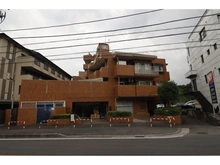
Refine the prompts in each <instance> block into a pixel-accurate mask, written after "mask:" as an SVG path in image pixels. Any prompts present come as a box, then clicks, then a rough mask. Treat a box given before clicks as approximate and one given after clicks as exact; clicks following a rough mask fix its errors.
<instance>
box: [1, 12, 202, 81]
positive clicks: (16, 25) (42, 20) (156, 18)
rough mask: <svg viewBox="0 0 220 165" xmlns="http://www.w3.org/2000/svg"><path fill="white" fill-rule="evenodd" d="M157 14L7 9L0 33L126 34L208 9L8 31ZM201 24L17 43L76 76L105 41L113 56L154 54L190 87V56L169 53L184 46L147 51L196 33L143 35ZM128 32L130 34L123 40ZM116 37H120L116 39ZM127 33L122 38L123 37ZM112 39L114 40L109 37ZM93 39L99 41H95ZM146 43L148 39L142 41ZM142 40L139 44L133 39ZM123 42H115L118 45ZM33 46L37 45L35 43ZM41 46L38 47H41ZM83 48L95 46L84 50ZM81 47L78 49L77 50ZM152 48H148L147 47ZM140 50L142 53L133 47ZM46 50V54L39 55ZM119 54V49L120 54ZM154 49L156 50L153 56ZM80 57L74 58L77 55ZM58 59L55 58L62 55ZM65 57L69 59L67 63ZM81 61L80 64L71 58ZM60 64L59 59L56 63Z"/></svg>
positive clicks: (190, 22)
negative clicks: (117, 53) (188, 62)
mask: <svg viewBox="0 0 220 165" xmlns="http://www.w3.org/2000/svg"><path fill="white" fill-rule="evenodd" d="M151 10H155V9H111V10H110V9H59V10H58V9H48V10H45V9H44V10H42V9H41V10H37V9H25V10H23V9H10V10H5V11H6V12H7V16H6V19H5V20H4V22H3V23H2V24H0V28H1V30H2V31H1V32H5V33H6V34H7V35H8V36H10V37H11V38H14V39H15V38H16V37H30V36H32V37H34V36H53V35H66V34H78V33H89V32H99V31H108V30H115V29H123V28H129V27H138V26H144V25H152V24H156V23H162V22H166V21H171V20H178V19H182V18H187V17H193V16H201V15H202V14H203V13H204V11H205V10H202V9H191V10H189V9H188V10H183V9H179V10H178V9H165V10H162V11H157V12H153V13H148V14H141V15H136V16H130V17H125V18H120V19H113V20H108V21H101V22H95V23H86V24H78V25H72V26H63V27H57V28H47V29H37V30H36V29H35V30H21V31H11V32H10V31H5V30H15V29H23V28H24V29H25V28H32V27H45V26H51V25H64V24H70V23H78V22H86V21H93V20H100V19H106V18H112V17H118V16H124V15H129V14H135V13H140V12H146V11H151ZM198 20H199V19H191V20H186V21H179V22H174V23H168V24H162V25H159V26H151V27H145V28H136V29H130V30H123V31H115V32H105V33H95V34H89V35H88V34H87V35H75V36H71V35H70V36H67V37H51V38H49V37H45V38H42V37H41V38H36V39H34V38H28V39H15V40H16V41H17V42H19V43H20V44H22V45H24V46H25V47H26V48H29V49H33V50H36V51H38V52H40V53H41V54H42V55H44V56H45V57H47V58H48V59H50V60H52V61H53V62H54V63H55V64H57V65H58V66H59V67H61V68H62V69H63V70H64V71H66V72H67V73H69V74H70V75H73V76H77V75H78V72H79V71H83V64H84V61H83V58H82V57H83V55H85V54H87V53H80V52H90V53H91V54H94V53H95V51H96V48H97V46H98V43H103V42H107V43H108V44H109V46H110V51H122V52H136V53H144V54H150V55H156V56H158V58H164V59H165V60H166V63H167V64H168V65H167V70H168V71H169V72H170V79H171V80H173V81H175V82H176V83H177V84H178V85H182V84H187V83H189V82H190V81H189V80H188V79H185V73H186V72H187V71H189V66H188V64H187V60H186V56H187V51H186V50H185V49H176V50H166V49H171V48H180V47H185V44H178V45H165V46H154V47H149V46H148V45H158V44H167V43H178V42H186V41H187V38H188V36H189V33H190V32H191V31H192V29H193V28H185V29H178V30H164V31H156V32H144V31H151V30H156V29H167V28H173V27H184V26H190V25H193V26H194V25H196V24H197V22H198ZM133 32H143V33H136V34H127V33H133ZM183 32H189V33H188V34H185V35H173V36H167V37H155V38H149V39H147V37H152V36H161V35H167V34H178V33H183ZM125 33H126V34H127V35H125ZM116 34H117V35H116ZM123 34H124V35H123ZM109 35H113V36H109ZM94 37H95V38H94ZM138 38H146V39H138ZM133 39H138V40H133ZM60 40H69V41H62V42H52V43H43V44H39V43H41V42H45V41H60ZM120 40H124V41H121V42H115V41H120ZM30 43H36V44H31V45H29V44H30ZM37 43H38V44H37ZM85 44H91V45H88V46H84V45H85ZM70 45H72V47H67V48H57V49H50V48H51V47H62V46H70ZM74 45H79V46H74ZM81 45H82V46H81ZM146 46H148V47H146ZM132 47H142V48H132ZM41 48H46V50H39V49H41ZM120 49H121V50H120ZM155 50H156V51H155ZM78 52H79V54H73V53H78ZM59 54H62V55H60V56H51V55H59ZM64 58H65V59H64ZM73 58H78V59H73ZM57 59H59V60H57Z"/></svg>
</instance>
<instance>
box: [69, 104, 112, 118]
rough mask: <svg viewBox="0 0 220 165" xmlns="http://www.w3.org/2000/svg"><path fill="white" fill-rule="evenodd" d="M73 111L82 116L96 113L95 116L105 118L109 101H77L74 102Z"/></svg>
mask: <svg viewBox="0 0 220 165" xmlns="http://www.w3.org/2000/svg"><path fill="white" fill-rule="evenodd" d="M72 107H73V109H72V113H74V114H77V115H78V116H79V117H81V118H90V116H91V115H93V114H95V113H96V117H95V118H104V116H105V115H106V110H107V107H108V103H107V102H92V103H91V102H75V103H73V106H72Z"/></svg>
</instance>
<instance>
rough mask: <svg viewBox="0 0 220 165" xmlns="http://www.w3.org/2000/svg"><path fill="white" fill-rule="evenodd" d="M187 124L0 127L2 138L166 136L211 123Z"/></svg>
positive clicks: (191, 121)
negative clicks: (171, 125)
mask: <svg viewBox="0 0 220 165" xmlns="http://www.w3.org/2000/svg"><path fill="white" fill-rule="evenodd" d="M183 119H184V123H186V125H184V123H183V125H176V126H173V127H169V124H168V122H164V121H156V122H154V123H153V127H150V123H149V120H148V119H142V120H141V119H134V123H131V124H130V127H129V126H128V124H127V123H120V124H111V127H110V125H109V122H107V121H105V120H97V121H95V120H94V121H93V124H92V127H91V123H90V122H89V121H83V123H82V124H81V125H76V126H75V128H74V127H73V126H72V125H68V126H58V127H57V128H55V126H46V125H43V126H42V127H41V128H39V126H38V125H36V126H26V127H25V129H23V127H22V126H11V127H10V129H8V127H6V126H2V127H0V138H15V137H21V138H25V137H28V138H30V137H91V136H92V137H94V136H99V137H100V136H137V137H138V136H140V137H141V136H145V135H150V136H165V135H173V134H177V133H179V132H180V131H181V128H189V127H192V126H199V125H200V126H201V125H203V126H205V125H209V124H207V123H205V122H203V121H199V120H197V119H192V118H188V117H187V118H186V117H185V118H183Z"/></svg>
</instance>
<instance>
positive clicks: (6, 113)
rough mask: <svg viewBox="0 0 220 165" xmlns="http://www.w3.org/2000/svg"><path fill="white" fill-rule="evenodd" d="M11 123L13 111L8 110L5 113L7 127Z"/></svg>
mask: <svg viewBox="0 0 220 165" xmlns="http://www.w3.org/2000/svg"><path fill="white" fill-rule="evenodd" d="M10 121H11V109H6V112H5V126H7V125H8V122H10Z"/></svg>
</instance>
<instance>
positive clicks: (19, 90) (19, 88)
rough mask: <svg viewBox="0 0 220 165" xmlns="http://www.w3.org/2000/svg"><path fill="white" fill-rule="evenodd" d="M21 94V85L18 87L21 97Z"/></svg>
mask: <svg viewBox="0 0 220 165" xmlns="http://www.w3.org/2000/svg"><path fill="white" fill-rule="evenodd" d="M20 92H21V85H19V87H18V94H19V95H20Z"/></svg>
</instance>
